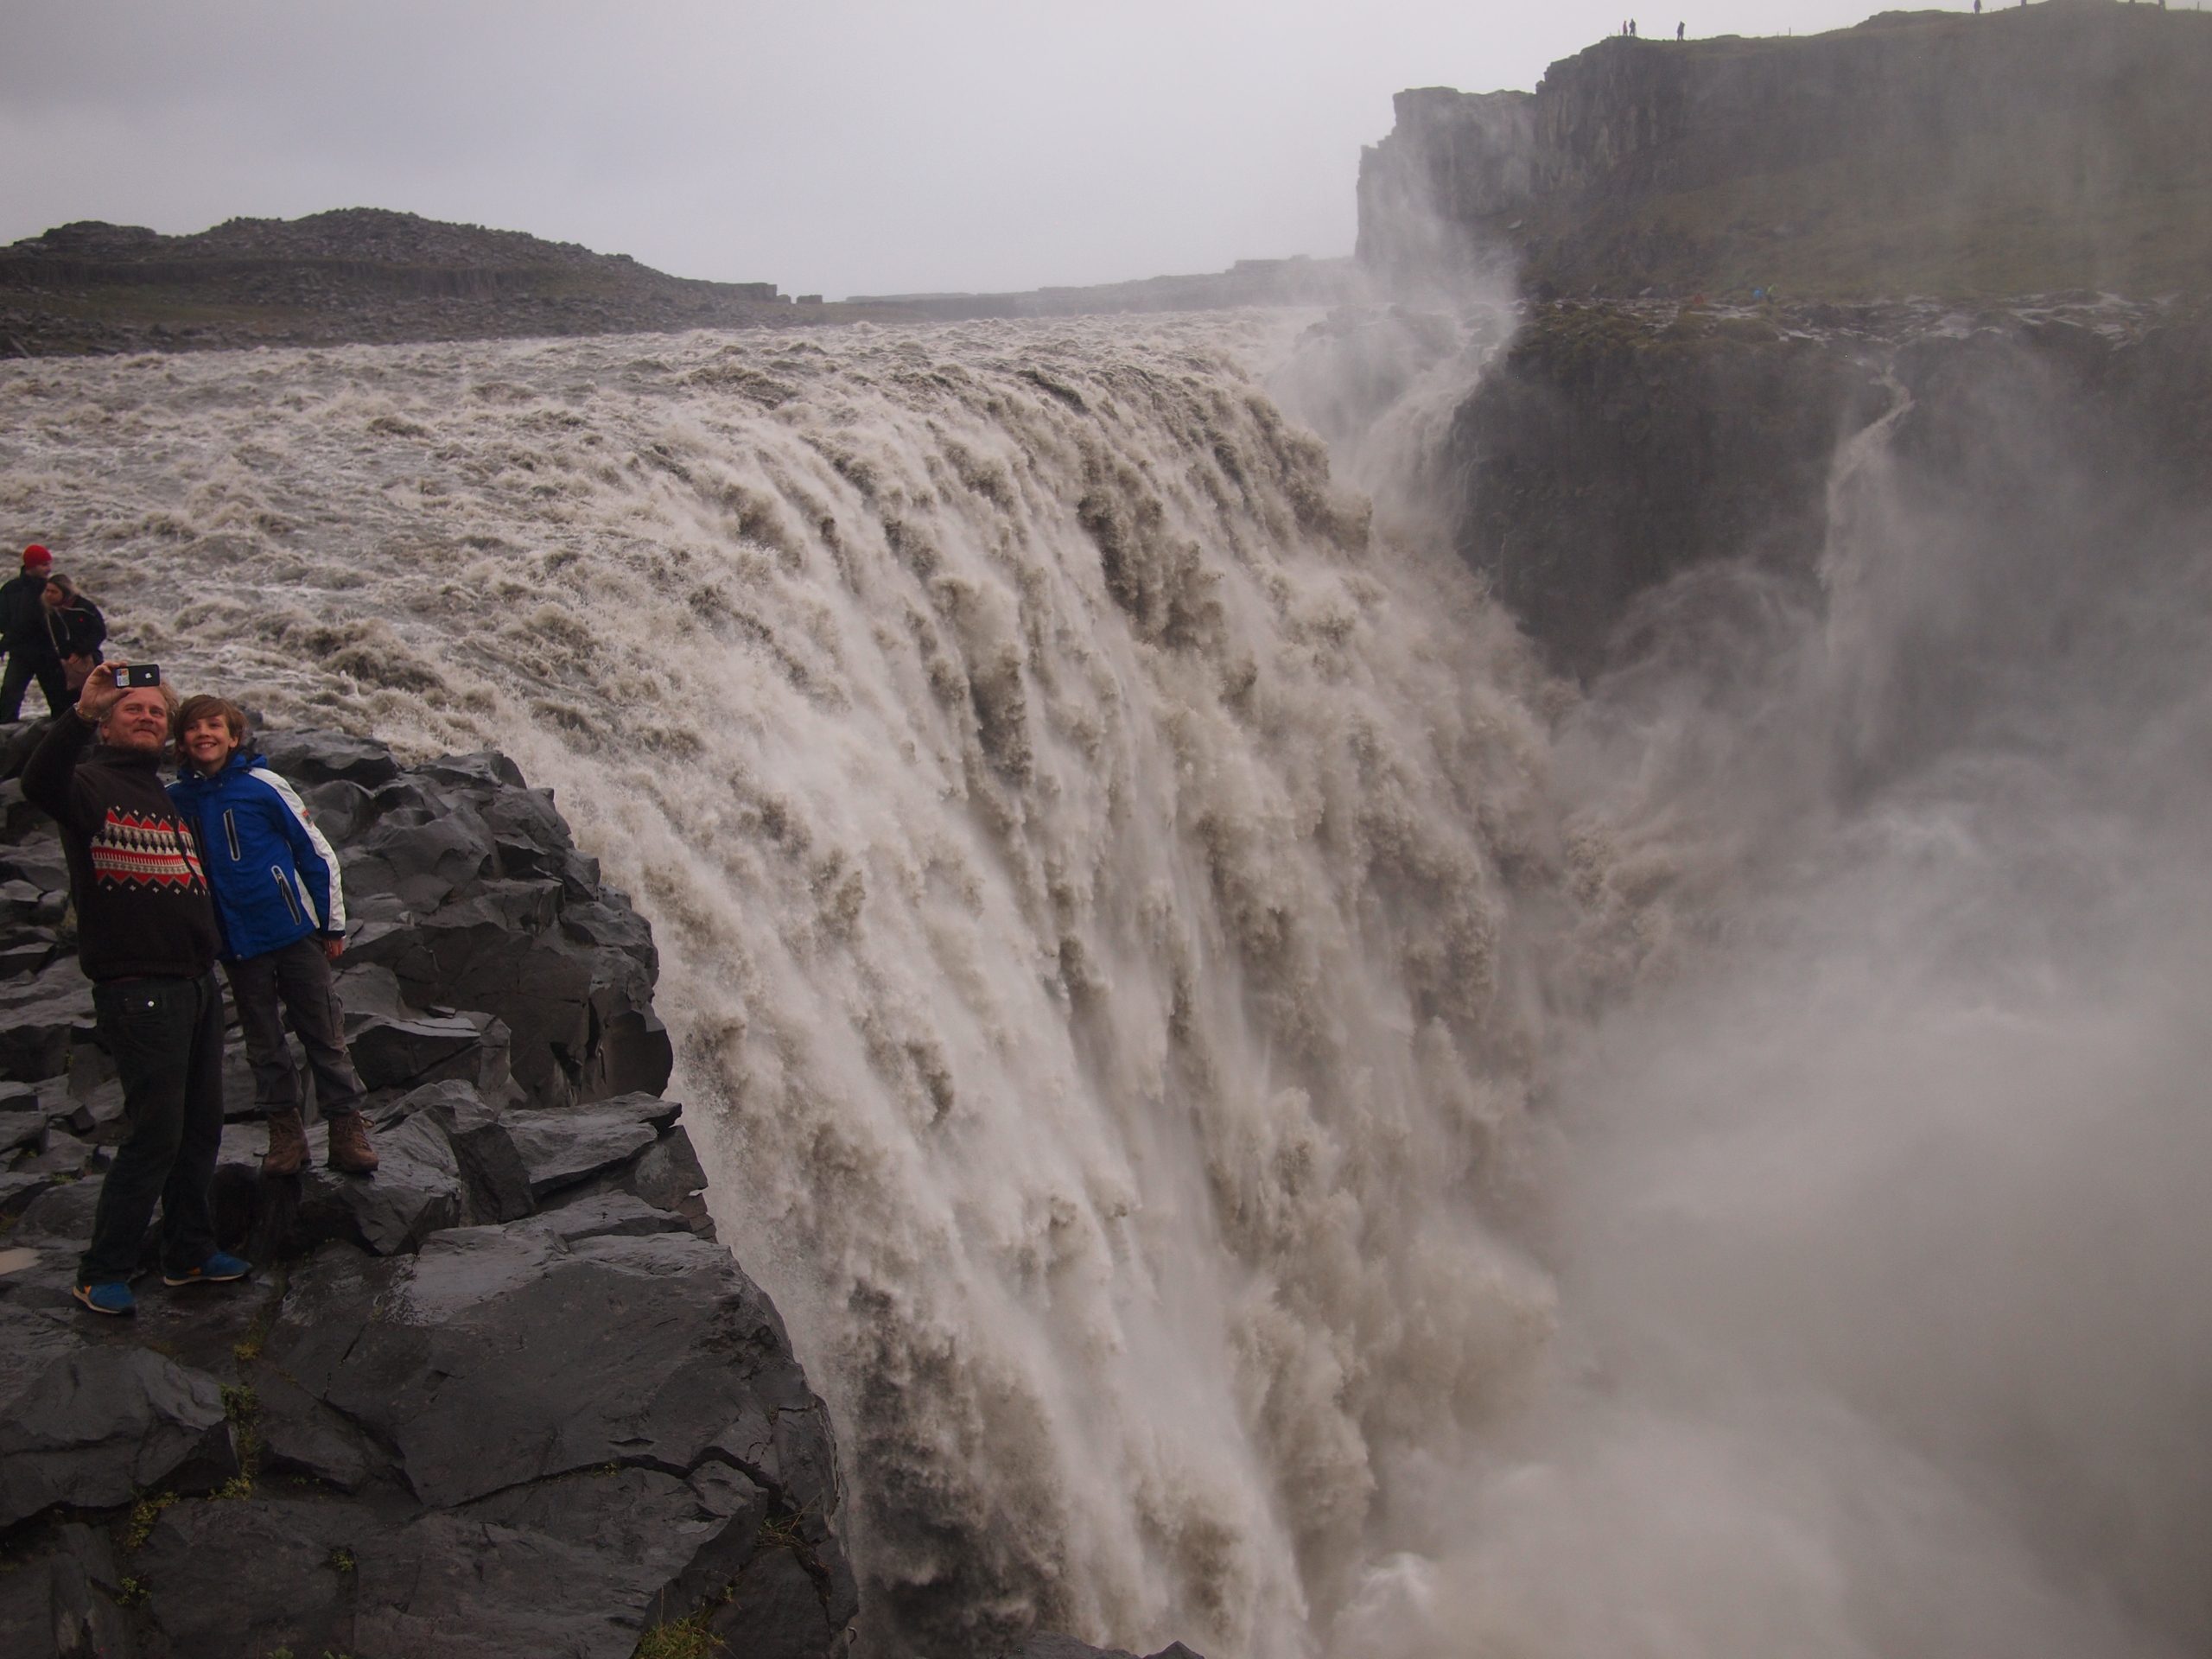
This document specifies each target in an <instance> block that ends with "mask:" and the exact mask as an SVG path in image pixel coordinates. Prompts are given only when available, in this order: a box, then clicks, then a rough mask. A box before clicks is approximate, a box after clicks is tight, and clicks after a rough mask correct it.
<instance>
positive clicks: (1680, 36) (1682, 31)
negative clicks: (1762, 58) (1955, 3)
mask: <svg viewBox="0 0 2212 1659" xmlns="http://www.w3.org/2000/svg"><path fill="white" fill-rule="evenodd" d="M1980 3H1981V0H1974V4H1976V5H1980ZM1688 29H1689V25H1688V23H1676V24H1675V39H1676V40H1678V41H1681V40H1687V39H1688V38H1689V36H1688Z"/></svg>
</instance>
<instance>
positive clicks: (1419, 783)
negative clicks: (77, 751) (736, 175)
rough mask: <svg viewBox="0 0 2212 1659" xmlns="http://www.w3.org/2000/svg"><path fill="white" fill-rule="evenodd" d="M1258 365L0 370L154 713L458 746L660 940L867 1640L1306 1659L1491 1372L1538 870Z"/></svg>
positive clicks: (4, 402)
mask: <svg viewBox="0 0 2212 1659" xmlns="http://www.w3.org/2000/svg"><path fill="white" fill-rule="evenodd" d="M1280 327H1281V325H1280V324H1276V323H1271V322H1261V321H1205V322H1187V323H1180V324H1178V323H1160V324H1156V325H1147V326H1145V327H1141V328H1140V329H1136V330H1134V331H1133V330H1130V329H1128V328H1126V327H1108V326H1104V325H1067V326H1058V327H997V326H993V327H969V328H959V329H949V330H944V331H938V332H933V333H927V334H874V333H870V332H868V331H866V330H857V331H853V332H849V333H846V334H837V335H824V336H820V337H816V338H794V337H790V336H779V335H767V336H750V337H742V338H730V337H718V336H710V335H695V336H690V337H683V338H677V339H657V340H595V341H587V342H568V343H557V344H532V345H499V346H456V347H418V348H408V349H365V348H364V349H354V350H342V351H329V352H313V353H254V354H252V355H249V356H230V357H214V356H206V357H187V358H173V359H137V360H132V361H121V362H111V363H100V364H67V365H63V364H41V365H16V366H13V367H10V368H9V369H7V370H6V371H5V372H4V374H0V426H4V429H5V430H6V431H7V433H8V434H9V437H8V439H7V446H8V449H9V451H10V453H9V455H8V466H7V469H6V475H7V484H6V486H5V490H6V493H5V496H4V500H0V505H4V507H5V510H6V511H7V512H9V513H10V514H11V515H14V516H16V517H18V518H35V521H36V523H37V524H38V525H39V527H40V531H41V534H42V536H43V538H44V539H45V540H46V541H48V543H50V544H52V545H54V546H55V547H56V548H57V549H58V550H59V552H60V559H61V563H62V565H63V566H64V568H68V569H73V570H75V571H77V572H79V574H80V579H81V580H82V581H83V582H84V583H85V585H86V587H87V588H89V589H90V590H91V591H92V592H93V593H94V594H96V595H97V596H98V597H99V599H100V600H101V601H103V602H104V603H105V606H106V607H107V611H108V614H109V616H110V618H111V620H112V622H113V624H114V626H115V630H116V632H117V634H118V637H119V639H120V641H121V643H122V645H123V646H124V649H126V650H129V651H131V652H136V653H137V654H138V655H140V656H142V657H149V658H159V659H161V660H162V661H164V662H166V663H168V664H170V665H171V668H172V677H173V678H174V679H175V680H176V681H177V682H178V683H181V684H182V685H184V686H185V687H187V688H188V689H189V688H190V687H192V686H195V685H209V684H219V685H221V686H223V687H226V688H227V689H230V690H235V691H238V692H242V693H244V694H245V696H247V698H248V699H249V700H250V701H251V702H253V703H255V704H257V705H258V706H260V707H261V708H263V709H266V710H268V711H269V713H270V715H271V716H272V717H274V718H277V719H279V720H282V721H292V722H299V721H321V722H336V723H340V724H343V725H346V726H350V727H355V728H368V729H373V730H375V731H377V732H378V733H380V734H384V735H385V736H387V737H388V738H390V739H392V740H394V741H397V742H399V743H401V744H404V745H405V746H408V747H412V748H415V749H417V750H420V749H424V748H435V747H459V746H471V747H473V746H480V745H483V744H486V743H495V744H498V745H499V746H501V747H505V749H507V750H508V751H509V752H510V753H512V754H514V755H515V756H516V758H517V759H518V760H519V762H520V763H521V765H522V766H523V767H524V771H525V772H526V773H528V775H529V776H530V777H531V779H532V781H534V782H541V783H550V784H552V785H555V786H556V789H557V791H558V793H559V798H560V802H561V804H562V806H563V810H565V811H566V813H567V814H568V816H569V818H570V820H571V821H572V823H574V825H575V829H576V831H577V833H578V835H579V836H580V838H581V839H582V842H584V844H585V845H586V846H587V847H588V848H589V849H592V850H594V851H595V852H597V853H598V854H600V855H601V856H602V857H603V858H604V860H605V861H606V863H607V870H608V874H609V877H610V879H612V880H614V881H616V882H617V883H619V884H620V885H621V886H623V887H626V888H627V889H629V890H630V891H631V892H632V893H634V894H635V895H636V897H637V899H638V900H639V904H640V906H642V908H643V909H644V910H645V912H646V913H647V914H648V915H649V916H650V918H652V922H653V924H654V926H655V930H656V932H657V935H658V940H659V944H660V947H661V950H662V957H663V962H664V970H663V975H662V980H661V987H660V995H659V1002H660V1007H661V1009H662V1012H663V1014H664V1017H665V1018H666V1019H667V1020H668V1021H669V1023H670V1025H671V1027H672V1028H673V1030H674V1031H675V1033H677V1038H678V1041H679V1045H680V1051H681V1058H680V1062H679V1073H678V1077H677V1089H678V1090H680V1092H681V1093H682V1095H683V1097H684V1098H685V1099H686V1100H687V1101H688V1102H689V1103H690V1109H691V1116H690V1122H692V1124H693V1125H694V1132H695V1134H696V1135H700V1136H701V1138H702V1141H704V1142H705V1148H706V1151H707V1153H708V1155H709V1159H710V1167H711V1169H712V1170H713V1172H714V1173H715V1177H716V1182H715V1193H714V1201H715V1211H716V1214H717V1216H718V1217H719V1219H720V1220H721V1223H722V1224H723V1225H724V1227H725V1229H726V1232H727V1236H728V1237H729V1238H730V1240H731V1241H732V1243H734V1246H735V1247H736V1249H737V1250H738V1253H739V1255H740V1257H741V1260H743V1261H744V1262H746V1263H747V1265H748V1266H749V1267H750V1268H752V1269H753V1272H754V1273H755V1274H756V1275H757V1276H758V1277H760V1279H761V1280H762V1281H764V1282H765V1283H766V1285H767V1286H768V1287H769V1288H770V1290H771V1292H772V1294H773V1295H774V1296H775V1298H776V1300H777V1301H778V1303H779V1306H781V1307H782V1309H783V1310H784V1313H785V1316H786V1319H788V1320H789V1322H790V1323H791V1326H792V1328H793V1331H794V1333H795V1336H796V1338H797V1341H798V1347H799V1349H800V1351H801V1355H802V1357H803V1358H804V1361H805V1363H806V1364H807V1366H808V1369H809V1371H810V1376H812V1377H813V1378H814V1379H815V1380H816V1383H817V1386H818V1387H819V1388H821V1389H822V1390H823V1392H824V1393H825V1394H826V1395H827V1396H828V1397H829V1402H830V1403H831V1406H832V1408H833V1410H834V1412H835V1414H836V1423H837V1427H838V1432H839V1434H840V1438H841V1442H842V1454H843V1459H844V1472H845V1478H846V1480H847V1482H848V1483H849V1488H850V1491H851V1494H852V1498H853V1502H852V1503H851V1504H850V1506H849V1508H850V1513H849V1526H850V1528H851V1529H852V1534H853V1543H854V1546H855V1554H856V1555H857V1558H858V1560H859V1564H860V1567H861V1572H862V1574H863V1579H864V1581H865V1582H867V1583H868V1585H869V1586H870V1591H871V1596H870V1605H871V1606H872V1607H873V1608H874V1609H875V1610H876V1611H875V1612H874V1615H873V1617H874V1618H875V1621H876V1628H875V1630H874V1631H873V1632H872V1636H873V1639H874V1641H875V1642H876V1643H878V1644H879V1645H880V1646H881V1647H882V1648H883V1649H884V1650H887V1651H892V1650H901V1649H914V1648H934V1649H937V1650H939V1651H945V1652H960V1653H968V1652H975V1651H984V1650H988V1640H989V1638H991V1637H993V1636H994V1635H1002V1634H1004V1633H1007V1632H1009V1631H1018V1630H1020V1629H1022V1628H1025V1627H1026V1626H1027V1624H1029V1623H1030V1622H1031V1621H1032V1620H1033V1619H1041V1620H1042V1621H1043V1622H1044V1624H1046V1625H1047V1626H1057V1627H1059V1628H1064V1629H1072V1630H1078V1631H1083V1632H1087V1633H1090V1634H1092V1635H1096V1636H1099V1637H1108V1636H1110V1637H1113V1638H1115V1639H1116V1640H1117V1641H1122V1642H1136V1643H1145V1644H1149V1645H1155V1646H1156V1645H1161V1644H1164V1643H1166V1642H1167V1641H1168V1640H1170V1639H1172V1638H1174V1637H1183V1638H1185V1639H1188V1640H1190V1641H1192V1642H1193V1643H1195V1644H1197V1645H1198V1646H1199V1647H1200V1648H1201V1649H1211V1650H1212V1651H1214V1652H1219V1653H1246V1652H1249V1653H1269V1654H1294V1653H1299V1652H1302V1651H1307V1650H1310V1649H1312V1648H1313V1646H1314V1645H1315V1643H1316V1640H1317V1636H1316V1631H1317V1628H1318V1626H1319V1623H1320V1622H1321V1621H1322V1619H1323V1618H1324V1616H1325V1613H1326V1611H1327V1610H1328V1609H1329V1608H1330V1607H1331V1606H1332V1605H1333V1604H1334V1602H1335V1601H1336V1600H1337V1599H1338V1598H1339V1597H1340V1596H1341V1594H1342V1593H1343V1592H1344V1586H1346V1585H1347V1584H1348V1583H1349V1582H1350V1581H1351V1577H1352V1575H1354V1574H1355V1573H1356V1572H1357V1567H1358V1564H1359V1562H1360V1560H1361V1559H1362V1551H1363V1536H1364V1533H1365V1529H1366V1528H1367V1526H1368V1523H1369V1521H1370V1510H1371V1506H1372V1503H1373V1499H1374V1492H1375V1478H1376V1472H1375V1471H1376V1458H1377V1455H1378V1450H1379V1449H1380V1448H1383V1447H1386V1446H1399V1447H1413V1446H1437V1447H1442V1446H1448V1445H1450V1444H1452V1443H1453V1442H1454V1441H1455V1440H1456V1439H1457V1438H1458V1437H1459V1436H1461V1435H1462V1434H1464V1433H1465V1432H1466V1431H1467V1430H1468V1429H1469V1428H1470V1427H1472V1426H1473V1425H1476V1424H1478V1423H1479V1422H1480V1421H1483V1420H1484V1417H1485V1415H1486V1414H1489V1413H1490V1412H1491V1411H1492V1410H1493V1409H1494V1408H1495V1407H1496V1406H1497V1403H1498V1402H1500V1401H1501V1400H1502V1399H1503V1398H1504V1397H1506V1396H1507V1395H1510V1392H1511V1390H1512V1389H1514V1388H1515V1387H1516V1384H1517V1383H1518V1382H1519V1381H1520V1380H1521V1379H1522V1377H1523V1376H1525V1373H1526V1368H1527V1366H1528V1364H1529V1360H1530V1357H1531V1356H1532V1354H1533V1353H1534V1351H1535V1350H1536V1349H1537V1348H1538V1347H1539V1346H1540V1345H1541V1342H1542V1340H1543V1338H1544V1336H1545V1333H1546V1331H1547V1329H1548V1321H1549V1318H1550V1311H1549V1294H1548V1289H1547V1287H1546V1284H1545V1281H1544V1280H1543V1279H1542V1277H1541V1275H1540V1274H1536V1273H1535V1272H1534V1271H1532V1270H1531V1269H1529V1268H1528V1267H1527V1266H1526V1265H1524V1263H1523V1262H1522V1261H1521V1260H1520V1259H1519V1258H1518V1257H1517V1255H1516V1253H1515V1252H1513V1251H1512V1250H1510V1249H1505V1248H1503V1247H1502V1246H1501V1245H1500V1244H1499V1243H1497V1241H1496V1239H1495V1238H1494V1237H1493V1236H1491V1233H1490V1232H1489V1231H1488V1230H1486V1229H1485V1225H1484V1219H1483V1209H1484V1194H1485V1193H1486V1192H1493V1191H1497V1190H1500V1189H1502V1188H1503V1187H1504V1186H1506V1185H1510V1181H1511V1179H1512V1169H1511V1166H1510V1159H1511V1154H1512V1151H1513V1148H1514V1147H1515V1145H1516V1130H1517V1127H1518V1125H1519V1123H1520V1122H1521V1119H1522V1112H1523V1091H1524V1090H1525V1088H1526V1085H1527V1083H1528V1080H1529V1077H1530V1075H1531V1067H1532V1064H1533V1057H1534V1052H1535V1043H1536V1041H1537V1024H1536V1020H1535V1010H1536V1007H1537V1003H1538V1001H1539V1000H1540V997H1539V991H1538V988H1537V987H1536V985H1535V982H1534V981H1533V978H1532V975H1533V973H1534V971H1535V969H1534V966H1533V964H1534V963H1535V960H1536V958H1535V953H1533V952H1531V951H1529V950H1516V948H1515V947H1514V946H1513V944H1512V936H1513V934H1514V932H1515V930H1516V925H1517V924H1516V911H1515V907H1514V904H1513V902H1512V901H1511V899H1510V894H1511V893H1512V891H1513V890H1514V888H1515V887H1516V885H1518V886H1521V887H1526V888H1527V889H1528V890H1529V893H1531V895H1532V898H1531V901H1530V902H1531V903H1532V904H1533V903H1536V902H1538V901H1539V900H1540V899H1541V895H1543V894H1545V893H1549V892H1551V891H1552V890H1553V888H1554V887H1555V885H1556V878H1555V876H1554V874H1552V873H1551V872H1552V868H1553V864H1554V861H1553V860H1551V859H1550V857H1549V855H1548V851H1547V843H1548V836H1549V835H1550V833H1551V832H1550V829H1549V828H1548V819H1547V817H1546V812H1547V808H1546V807H1545V805H1544V802H1543V798H1542V791H1541V770H1542V741H1541V734H1540V732H1539V729H1538V727H1537V725H1536V724H1535V721H1532V720H1531V718H1530V717H1529V715H1528V713H1527V711H1526V709H1525V707H1524V705H1523V702H1522V698H1521V697H1520V696H1519V695H1518V694H1517V692H1516V690H1515V689H1514V688H1515V686H1516V682H1517V678H1518V677H1522V676H1523V675H1524V673H1525V671H1524V670H1523V668H1522V666H1521V654H1520V651H1519V648H1518V646H1517V645H1516V643H1515V641H1514V640H1513V639H1512V637H1511V634H1510V630H1509V629H1508V628H1506V627H1505V626H1503V624H1502V622H1501V621H1500V620H1499V619H1498V618H1497V616H1496V615H1495V614H1494V613H1491V612H1490V611H1489V610H1487V609H1486V608H1484V607H1483V606H1482V605H1481V604H1479V602H1478V601H1477V599H1476V596H1475V594H1474V593H1473V591H1472V588H1471V584H1470V583H1469V582H1467V581H1466V579H1465V576H1464V575H1462V574H1461V573H1459V571H1458V570H1457V569H1455V568H1454V567H1453V566H1452V563H1450V562H1449V561H1448V560H1445V561H1439V562H1436V563H1433V564H1431V565H1427V566H1424V565H1422V564H1421V563H1418V562H1416V561H1414V560H1412V559H1409V558H1406V557H1403V556H1399V557H1394V558H1393V559H1391V560H1389V561H1388V562H1383V561H1378V559H1377V558H1376V556H1374V555H1373V554H1372V552H1371V551H1370V547H1369V544H1368V533H1367V528H1366V519H1365V509H1364V506H1363V504H1362V503H1361V502H1360V501H1358V500H1357V499H1354V498H1350V497H1345V496H1342V495H1340V494H1338V493H1336V492H1335V491H1334V490H1333V489H1332V486H1331V483H1330V480H1329V478H1328V474H1327V468H1326V463H1325V458H1324V456H1323V454H1322V452H1321V450H1320V448H1319V445H1318V444H1317V443H1316V442H1314V441H1313V439H1312V438H1311V437H1308V436H1304V435H1300V434H1299V433H1298V432H1296V431H1295V430H1294V429H1290V428H1288V427H1287V426H1286V424H1285V423H1283V421H1282V419H1281V416H1279V415H1277V414H1276V412H1275V411H1274V408H1273V407H1272V405H1270V404H1268V402H1267V401H1266V400H1265V399H1264V398H1263V397H1261V396H1260V395H1259V394H1258V393H1257V391H1255V389H1254V388H1253V386H1252V385H1249V383H1248V382H1247V381H1246V380H1245V379H1244V378H1243V372H1241V371H1240V370H1239V369H1238V368H1237V367H1236V358H1237V357H1238V356H1239V355H1240V354H1242V355H1243V356H1247V357H1262V356H1266V355H1268V354H1270V353H1273V352H1274V350H1275V349H1276V348H1277V345H1278V341H1277V339H1276V335H1277V333H1278V331H1279V329H1280Z"/></svg>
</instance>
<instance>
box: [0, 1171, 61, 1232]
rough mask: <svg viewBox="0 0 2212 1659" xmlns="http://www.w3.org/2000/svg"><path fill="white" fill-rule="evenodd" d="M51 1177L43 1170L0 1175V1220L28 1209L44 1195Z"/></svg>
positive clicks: (9, 1218) (10, 1218)
mask: <svg viewBox="0 0 2212 1659" xmlns="http://www.w3.org/2000/svg"><path fill="white" fill-rule="evenodd" d="M52 1179H53V1177H52V1176H51V1175H48V1174H47V1173H45V1172H43V1171H40V1172H37V1173H29V1174H22V1175H19V1174H16V1173H14V1172H13V1171H10V1173H7V1174H4V1175H0V1221H8V1220H12V1219H14V1218H15V1217H17V1216H20V1215H22V1214H23V1213H24V1212H25V1211H28V1210H29V1209H30V1207H31V1206H32V1205H34V1204H35V1203H36V1202H37V1201H38V1199H39V1198H41V1197H43V1196H44V1195H45V1193H46V1192H47V1191H48V1183H49V1182H50V1181H51V1180H52Z"/></svg>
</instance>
